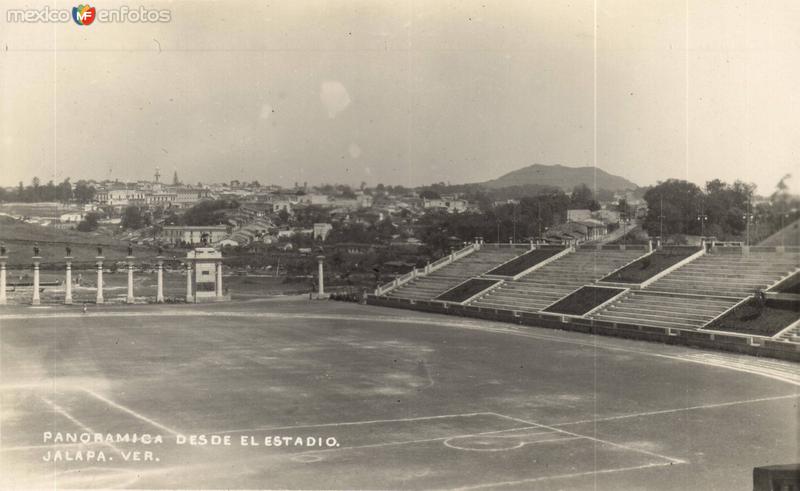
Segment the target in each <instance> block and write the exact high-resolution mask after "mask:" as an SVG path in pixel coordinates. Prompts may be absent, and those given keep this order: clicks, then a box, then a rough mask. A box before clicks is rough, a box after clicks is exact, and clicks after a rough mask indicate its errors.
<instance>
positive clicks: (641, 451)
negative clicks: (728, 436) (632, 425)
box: [492, 413, 686, 464]
mask: <svg viewBox="0 0 800 491" xmlns="http://www.w3.org/2000/svg"><path fill="white" fill-rule="evenodd" d="M492 414H495V415H497V416H499V417H501V418H507V419H510V420H512V421H517V422H519V423H523V424H529V425H536V426H539V427H541V428H545V429H548V430H553V431H558V432H560V433H565V434H567V435H572V436H578V437H582V438H586V439H587V440H591V441H594V442H597V443H603V444H605V445H611V446H613V447H617V448H622V449H625V450H629V451H631V452H638V453H643V454H645V455H650V456H651V457H658V458H660V459H664V460H668V461H670V463H673V464H685V463H686V461H685V460H683V459H678V458H675V457H669V456H667V455H662V454H658V453H655V452H650V451H648V450H642V449H640V448H636V447H629V446H627V445H622V444H621V443H614V442H611V441H608V440H603V439H601V438H596V437H593V436H588V435H582V434H580V433H574V432H572V431H567V430H562V429H560V428H555V427H553V426H548V425H543V424H541V423H534V422H533V421H527V420H524V419H520V418H515V417H514V416H507V415H505V414H500V413H492Z"/></svg>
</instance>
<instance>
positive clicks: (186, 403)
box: [0, 299, 800, 490]
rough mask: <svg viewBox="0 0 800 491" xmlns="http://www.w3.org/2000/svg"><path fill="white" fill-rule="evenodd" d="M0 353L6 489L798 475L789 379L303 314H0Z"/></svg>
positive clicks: (518, 485) (208, 310) (498, 335)
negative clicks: (95, 439) (77, 436)
mask: <svg viewBox="0 0 800 491" xmlns="http://www.w3.org/2000/svg"><path fill="white" fill-rule="evenodd" d="M0 334H1V336H0V355H1V356H0V374H2V376H1V377H2V378H1V379H0V395H2V398H0V417H1V418H2V430H3V431H2V435H1V436H0V455H2V459H1V460H0V488H2V489H13V488H19V487H36V488H47V489H53V488H54V487H58V488H69V487H85V488H117V487H134V488H234V489H235V488H271V489H309V488H311V489H431V488H448V489H451V488H458V489H483V488H486V489H570V490H576V489H577V490H581V489H613V490H620V489H665V490H666V489H670V490H671V489H681V490H685V489H725V490H736V489H741V490H747V489H752V487H751V486H752V483H751V479H752V478H751V473H752V468H753V467H754V466H759V465H767V464H779V463H789V462H796V461H797V460H798V442H797V437H796V436H797V431H798V428H797V423H798V421H797V414H798V398H800V392H798V386H800V374H798V366H797V365H796V364H791V363H785V362H777V361H768V360H759V359H756V358H748V357H739V356H732V355H724V354H718V353H710V352H704V351H699V350H691V349H685V348H679V347H670V346H662V345H658V344H650V343H641V342H635V341H628V340H622V339H610V338H596V337H593V336H588V335H582V334H577V333H568V332H560V331H551V330H543V329H536V328H522V327H518V326H511V325H507V324H498V323H491V322H482V321H471V320H464V319H454V318H451V317H443V316H432V315H426V314H422V313H418V312H407V311H402V312H400V311H396V310H392V309H383V308H376V307H367V306H360V305H354V304H347V303H339V302H309V301H306V300H299V299H297V300H288V299H284V300H258V301H254V300H250V301H238V302H230V303H227V304H217V305H213V306H193V305H192V306H181V305H169V306H137V307H135V308H127V307H110V306H108V307H93V308H92V309H91V310H90V312H89V313H88V314H81V313H80V311H79V310H78V309H77V308H71V309H70V308H64V307H50V308H47V307H45V308H31V307H7V308H5V309H3V310H0ZM46 432H51V433H52V434H53V435H55V434H57V432H62V433H76V432H77V433H80V432H85V433H88V434H94V433H101V434H106V433H112V434H114V435H115V434H116V433H121V434H122V433H131V434H132V433H137V434H142V433H148V434H150V435H160V436H161V438H163V442H162V443H150V444H143V443H136V444H134V443H130V442H119V441H115V439H112V440H109V441H103V442H101V443H92V442H90V443H87V444H81V443H78V444H74V443H69V442H54V441H53V439H54V438H55V437H54V436H50V437H48V436H47V435H48V434H47V433H46ZM191 435H195V440H194V441H195V442H199V441H202V438H201V437H200V436H198V435H202V436H204V438H206V441H210V440H211V439H212V437H215V438H219V439H224V438H225V437H226V436H228V437H230V441H231V444H230V445H210V444H206V445H191V444H190V443H189V442H191V441H192V440H191ZM267 437H268V438H269V440H266V438H267ZM283 437H289V438H290V442H291V444H287V445H281V446H276V445H275V442H276V441H278V440H279V439H281V438H283ZM243 438H244V442H248V443H249V442H257V443H260V445H259V446H249V445H247V446H245V445H242V441H243V440H242V439H243ZM297 438H300V439H301V440H300V441H301V443H303V442H304V443H303V444H302V445H298V444H297V440H296V439H297ZM309 438H313V439H314V440H308V439H309ZM316 440H321V441H323V442H326V443H325V444H323V445H322V446H317V445H315V444H314V442H315V441H316ZM180 441H186V443H183V444H179V442H180ZM222 441H223V442H224V440H222ZM268 441H269V442H270V443H271V444H272V446H267V445H266V443H267V442H268ZM280 441H283V440H280ZM55 450H60V451H61V452H62V453H61V454H59V455H62V456H63V455H64V452H66V451H70V452H73V453H72V454H71V455H72V456H73V457H74V456H75V455H77V454H76V452H77V451H79V450H80V451H82V452H84V454H83V455H86V452H87V451H90V450H91V451H94V452H100V451H102V452H103V454H104V456H105V458H106V459H107V460H106V461H105V462H97V461H92V462H87V461H85V460H84V461H69V462H68V461H58V462H52V461H51V462H45V461H43V458H46V457H47V456H48V455H51V454H48V452H53V451H55ZM131 451H139V452H141V453H140V454H139V455H138V456H139V458H140V459H141V460H139V461H134V460H132V459H133V457H134V454H131V453H130V452H131ZM144 452H151V453H150V454H145V453H144ZM126 457H127V459H128V460H126ZM148 458H149V459H151V460H145V459H148ZM110 459H113V460H110ZM95 460H96V455H95Z"/></svg>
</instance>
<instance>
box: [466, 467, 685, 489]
mask: <svg viewBox="0 0 800 491" xmlns="http://www.w3.org/2000/svg"><path fill="white" fill-rule="evenodd" d="M670 465H673V463H672V462H659V463H654V464H644V465H637V466H634V467H617V468H615V469H602V470H599V471H587V472H575V473H572V474H556V475H554V476H542V477H532V478H530V479H520V480H518V481H503V482H492V483H485V484H476V485H474V486H463V487H459V488H453V489H457V490H468V489H481V488H494V487H499V486H516V485H520V484H526V483H534V482H542V481H552V480H555V479H570V478H573V477H583V476H596V475H598V474H612V473H615V472H628V471H635V470H640V469H651V468H654V467H666V466H670Z"/></svg>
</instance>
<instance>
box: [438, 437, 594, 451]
mask: <svg viewBox="0 0 800 491" xmlns="http://www.w3.org/2000/svg"><path fill="white" fill-rule="evenodd" d="M459 438H462V437H459V436H455V437H452V438H448V439H447V440H445V441H443V442H442V443H443V444H444V446H445V447H447V448H452V449H453V450H462V451H466V452H508V451H509V450H517V449H520V448H522V447H527V446H528V445H539V444H540V443H557V442H569V441H573V440H583V437H582V436H564V437H561V438H551V439H549V440H539V441H535V442H518V443H517V444H516V445H514V446H513V447H509V448H467V447H459V446H456V445H453V444H450V443H448V442H449V441H450V440H456V439H459ZM466 438H469V436H468V437H466ZM498 438H509V437H498Z"/></svg>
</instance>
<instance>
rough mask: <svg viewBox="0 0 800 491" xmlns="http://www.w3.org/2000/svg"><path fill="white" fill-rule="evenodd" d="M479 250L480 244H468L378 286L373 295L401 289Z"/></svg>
mask: <svg viewBox="0 0 800 491" xmlns="http://www.w3.org/2000/svg"><path fill="white" fill-rule="evenodd" d="M480 248H481V245H480V244H477V243H475V244H470V245H468V246H466V247H464V248H463V249H460V250H458V251H455V252H453V253H451V254H449V255H447V256H444V257H440V258H439V259H437V260H436V261H434V262H432V263H430V264H428V265H427V266H425V267H424V268H422V269H417V268H414V269H412V270H411V271H409V272H408V273H406V274H404V275H402V276H398V277H397V278H395V279H394V280H392V281H390V282H389V283H386V284H383V285H380V286H379V287H378V288H376V289H375V295H376V296H381V295H386V294H387V293H389V292H390V291H392V290H394V289H395V288H398V287H401V286H403V285H405V284H406V283H408V282H410V281H413V280H415V279H417V278H421V277H423V276H427V275H429V274H431V273H433V272H434V271H436V270H438V269H441V268H443V267H445V266H447V265H448V264H450V263H452V262H453V261H457V260H459V259H461V258H462V257H464V256H468V255H470V254H472V253H473V252H475V251H477V250H479V249H480Z"/></svg>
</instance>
